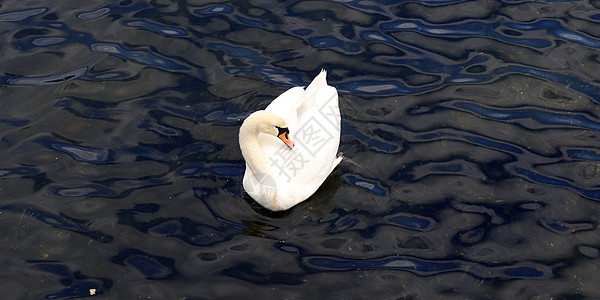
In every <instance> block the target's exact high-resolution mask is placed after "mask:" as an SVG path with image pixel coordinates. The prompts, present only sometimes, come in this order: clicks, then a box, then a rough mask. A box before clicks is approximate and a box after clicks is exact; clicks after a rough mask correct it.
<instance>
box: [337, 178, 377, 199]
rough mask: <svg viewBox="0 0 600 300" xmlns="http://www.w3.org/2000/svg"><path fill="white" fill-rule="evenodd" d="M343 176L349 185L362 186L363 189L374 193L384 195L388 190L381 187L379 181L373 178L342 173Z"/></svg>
mask: <svg viewBox="0 0 600 300" xmlns="http://www.w3.org/2000/svg"><path fill="white" fill-rule="evenodd" d="M343 178H344V179H346V181H347V182H348V183H349V184H350V185H352V186H356V187H359V188H362V189H363V190H365V191H368V192H370V193H373V194H375V195H378V196H385V195H386V194H387V193H388V191H387V190H386V189H385V188H383V187H382V186H381V184H380V183H378V182H376V181H374V180H367V179H364V178H361V177H359V176H358V175H344V176H343Z"/></svg>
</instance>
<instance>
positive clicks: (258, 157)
mask: <svg viewBox="0 0 600 300" xmlns="http://www.w3.org/2000/svg"><path fill="white" fill-rule="evenodd" d="M248 121H250V122H244V124H242V127H241V128H240V137H239V138H240V149H241V150H242V155H243V156H244V158H245V159H246V164H248V167H249V168H250V169H251V170H252V172H253V173H254V175H255V176H256V177H257V178H258V179H259V180H261V181H262V179H264V178H266V176H268V175H269V174H270V173H271V167H270V165H269V162H268V158H267V156H266V155H265V153H264V152H263V149H262V147H261V146H260V143H259V142H258V135H259V133H260V131H259V130H258V124H257V123H256V122H253V121H254V120H248Z"/></svg>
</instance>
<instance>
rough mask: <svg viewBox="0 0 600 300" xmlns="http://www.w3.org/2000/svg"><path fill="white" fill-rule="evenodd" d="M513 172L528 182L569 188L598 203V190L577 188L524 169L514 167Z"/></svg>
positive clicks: (599, 196)
mask: <svg viewBox="0 0 600 300" xmlns="http://www.w3.org/2000/svg"><path fill="white" fill-rule="evenodd" d="M514 171H515V172H516V173H517V174H520V175H523V176H525V177H527V178H528V179H529V180H531V181H533V182H538V183H543V184H548V185H553V186H557V187H565V188H569V189H571V190H574V191H576V192H578V193H580V194H581V195H583V196H585V197H587V198H590V199H593V200H597V201H600V189H585V188H582V187H579V186H577V185H575V184H572V183H570V182H569V181H566V180H561V179H556V178H552V177H548V176H545V175H542V174H539V173H536V172H534V171H531V170H528V169H525V168H520V167H515V168H514Z"/></svg>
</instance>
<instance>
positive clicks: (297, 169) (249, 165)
mask: <svg viewBox="0 0 600 300" xmlns="http://www.w3.org/2000/svg"><path fill="white" fill-rule="evenodd" d="M326 76H327V73H326V72H325V71H321V73H320V74H319V75H318V76H317V77H315V79H313V81H312V82H311V84H310V85H309V86H308V87H307V88H306V89H303V88H302V87H294V88H291V89H289V90H287V91H286V92H284V93H283V94H281V95H279V97H277V98H276V99H275V100H273V101H272V102H271V104H269V106H267V108H265V111H267V112H270V113H273V114H274V115H272V114H269V113H264V112H263V111H258V112H255V113H253V114H252V115H251V116H249V117H248V118H247V119H246V121H244V124H243V125H242V128H241V129H240V147H241V148H242V154H243V155H244V159H245V160H246V172H245V174H244V179H243V185H244V189H245V190H246V192H247V193H248V194H249V195H250V196H251V197H252V198H253V199H254V200H256V201H257V202H258V203H260V204H261V205H262V206H264V207H266V208H268V209H270V210H274V211H277V210H286V209H288V208H290V207H292V206H294V205H296V204H298V203H300V202H302V201H304V200H306V199H307V198H308V197H310V196H311V195H312V194H314V192H316V191H317V189H318V188H319V186H321V184H322V183H323V182H324V181H325V179H327V176H329V174H330V173H331V172H332V171H333V169H334V168H335V167H336V166H337V165H338V164H339V162H340V161H341V160H342V157H338V156H337V151H338V146H339V143H340V111H339V107H338V94H337V90H336V89H335V88H334V87H332V86H329V85H327V80H326ZM277 116H278V117H277ZM280 119H283V120H284V121H285V124H286V125H287V127H288V128H289V131H290V137H291V140H292V141H293V142H294V147H293V148H292V149H290V148H289V147H288V146H287V145H285V144H284V143H283V142H282V141H281V140H280V139H279V138H277V137H276V136H275V135H274V134H268V133H265V132H259V131H258V130H255V131H253V130H251V129H250V128H251V127H253V126H255V127H256V126H258V124H263V125H264V124H265V123H273V122H280V121H281V120H280ZM273 126H279V125H273Z"/></svg>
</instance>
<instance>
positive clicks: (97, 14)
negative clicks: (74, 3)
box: [77, 7, 111, 20]
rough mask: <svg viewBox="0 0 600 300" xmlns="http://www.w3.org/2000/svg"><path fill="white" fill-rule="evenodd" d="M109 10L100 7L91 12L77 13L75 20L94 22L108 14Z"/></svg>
mask: <svg viewBox="0 0 600 300" xmlns="http://www.w3.org/2000/svg"><path fill="white" fill-rule="evenodd" d="M110 10H111V9H110V8H109V7H101V8H98V9H96V10H93V11H89V12H82V13H79V14H77V18H78V19H81V20H96V19H99V18H101V17H103V16H105V15H106V14H108V13H109V12H110Z"/></svg>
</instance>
